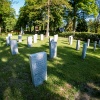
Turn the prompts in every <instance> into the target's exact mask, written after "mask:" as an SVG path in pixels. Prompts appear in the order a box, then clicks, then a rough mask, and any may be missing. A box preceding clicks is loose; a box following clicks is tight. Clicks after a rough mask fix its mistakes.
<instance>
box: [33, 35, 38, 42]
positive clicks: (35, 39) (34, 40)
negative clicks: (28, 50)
mask: <svg viewBox="0 0 100 100" xmlns="http://www.w3.org/2000/svg"><path fill="white" fill-rule="evenodd" d="M33 43H37V36H36V35H33Z"/></svg>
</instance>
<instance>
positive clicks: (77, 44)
mask: <svg viewBox="0 0 100 100" xmlns="http://www.w3.org/2000/svg"><path fill="white" fill-rule="evenodd" d="M79 49H80V40H77V42H76V50H79Z"/></svg>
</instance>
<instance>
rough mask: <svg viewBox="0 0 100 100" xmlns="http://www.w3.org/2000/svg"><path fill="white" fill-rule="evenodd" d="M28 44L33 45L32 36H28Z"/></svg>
mask: <svg viewBox="0 0 100 100" xmlns="http://www.w3.org/2000/svg"><path fill="white" fill-rule="evenodd" d="M27 45H28V47H32V36H29V37H27Z"/></svg>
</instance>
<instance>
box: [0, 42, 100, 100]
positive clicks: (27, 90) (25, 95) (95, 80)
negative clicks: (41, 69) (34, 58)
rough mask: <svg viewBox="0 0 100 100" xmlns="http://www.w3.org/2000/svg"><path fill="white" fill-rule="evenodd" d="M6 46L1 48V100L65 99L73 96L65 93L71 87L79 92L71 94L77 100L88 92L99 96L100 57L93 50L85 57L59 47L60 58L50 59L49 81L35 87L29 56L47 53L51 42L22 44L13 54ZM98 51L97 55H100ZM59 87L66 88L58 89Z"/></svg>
mask: <svg viewBox="0 0 100 100" xmlns="http://www.w3.org/2000/svg"><path fill="white" fill-rule="evenodd" d="M2 41H3V40H2ZM3 45H4V46H2V47H0V56H1V58H0V71H1V72H0V100H33V99H34V100H66V99H70V98H71V97H70V96H68V97H66V95H67V94H66V92H67V90H68V89H69V88H70V89H71V87H72V88H76V89H77V91H78V92H79V93H78V95H76V93H75V94H74V93H72V94H71V95H73V96H74V97H75V98H76V100H81V99H82V98H85V97H86V96H85V97H84V96H83V95H84V94H85V93H86V95H87V97H86V98H92V97H93V98H97V99H99V98H100V91H99V89H100V59H99V58H98V57H93V56H91V54H89V53H92V51H91V49H89V50H88V52H89V53H88V54H87V57H86V59H85V60H82V59H81V50H80V51H76V50H75V49H74V48H72V47H67V46H58V57H57V58H56V59H48V81H47V82H44V84H43V85H40V86H39V87H34V86H33V84H32V81H31V73H30V65H29V55H30V54H33V53H37V52H41V51H46V52H48V49H49V46H48V44H43V45H41V46H40V47H34V46H33V47H31V48H28V47H27V45H25V44H21V43H19V44H18V46H19V54H17V55H14V56H12V55H11V52H10V47H9V46H5V44H3ZM99 50H100V49H98V53H96V55H100V54H99ZM90 51H91V52H90ZM48 58H49V55H48ZM67 84H69V86H67ZM60 87H62V88H63V89H60V90H59V88H60ZM68 87H69V88H68ZM70 89H69V90H70ZM62 91H64V93H63V92H62ZM70 100H71V99H70ZM73 100H74V99H73Z"/></svg>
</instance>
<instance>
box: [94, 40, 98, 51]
mask: <svg viewBox="0 0 100 100" xmlns="http://www.w3.org/2000/svg"><path fill="white" fill-rule="evenodd" d="M96 45H97V41H94V51H95V50H96Z"/></svg>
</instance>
